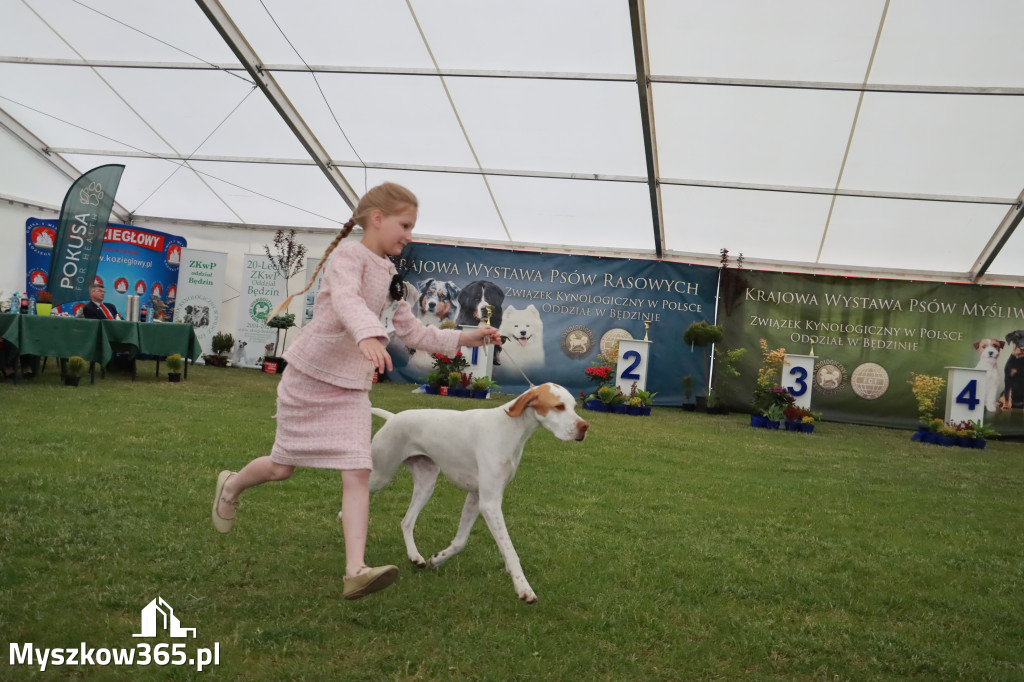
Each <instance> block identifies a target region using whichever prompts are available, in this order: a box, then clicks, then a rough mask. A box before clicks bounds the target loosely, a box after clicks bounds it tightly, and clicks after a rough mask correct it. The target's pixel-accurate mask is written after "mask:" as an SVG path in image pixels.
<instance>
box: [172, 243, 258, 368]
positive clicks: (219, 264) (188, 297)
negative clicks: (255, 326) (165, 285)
mask: <svg viewBox="0 0 1024 682" xmlns="http://www.w3.org/2000/svg"><path fill="white" fill-rule="evenodd" d="M227 262H228V255H227V254H226V253H221V252H218V251H201V250H199V249H182V250H181V271H180V273H179V275H178V305H177V306H176V308H175V311H174V321H175V322H184V323H186V324H190V325H192V327H193V328H194V329H195V330H196V338H198V339H199V343H200V347H201V348H202V350H203V353H204V354H207V353H210V352H211V350H210V342H211V341H212V340H213V335H214V334H216V333H217V332H219V331H220V306H221V302H222V301H223V300H224V270H225V268H226V267H227ZM243 348H244V346H243ZM234 350H236V351H237V350H238V344H237V343H236V344H235V349H234Z"/></svg>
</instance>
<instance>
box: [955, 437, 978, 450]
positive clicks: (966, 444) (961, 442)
mask: <svg viewBox="0 0 1024 682" xmlns="http://www.w3.org/2000/svg"><path fill="white" fill-rule="evenodd" d="M956 444H957V447H961V448H970V447H974V439H973V438H970V437H969V436H957V437H956Z"/></svg>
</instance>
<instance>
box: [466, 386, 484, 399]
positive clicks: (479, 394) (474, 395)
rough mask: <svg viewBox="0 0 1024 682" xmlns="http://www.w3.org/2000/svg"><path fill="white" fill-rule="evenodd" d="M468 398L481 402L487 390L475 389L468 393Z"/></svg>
mask: <svg viewBox="0 0 1024 682" xmlns="http://www.w3.org/2000/svg"><path fill="white" fill-rule="evenodd" d="M469 397H470V398H476V399H478V400H483V399H484V398H486V397H487V389H486V388H479V389H477V388H475V389H473V390H472V391H470V392H469Z"/></svg>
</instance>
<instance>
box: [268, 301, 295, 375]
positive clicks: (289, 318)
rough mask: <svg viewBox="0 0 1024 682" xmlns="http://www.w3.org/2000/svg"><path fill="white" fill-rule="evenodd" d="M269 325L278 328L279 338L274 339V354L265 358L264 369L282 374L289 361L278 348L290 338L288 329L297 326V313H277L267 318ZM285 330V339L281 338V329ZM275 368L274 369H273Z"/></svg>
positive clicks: (271, 372)
mask: <svg viewBox="0 0 1024 682" xmlns="http://www.w3.org/2000/svg"><path fill="white" fill-rule="evenodd" d="M267 326H268V327H273V328H274V329H276V330H277V338H276V339H274V354H273V355H270V356H267V357H265V358H263V371H264V372H268V373H270V374H280V373H281V372H283V371H284V368H285V366H287V364H288V362H287V361H286V360H285V359H284V358H282V357H279V356H278V354H277V349H278V348H279V347H280V346H281V345H282V344H283V343H284V342H285V341H287V340H288V330H289V329H291V328H292V327H294V326H295V314H294V313H284V314H281V315H275V316H274V317H272V318H270V319H269V320H267ZM282 329H283V330H284V339H283V340H282V339H281V330H282ZM271 368H273V370H271Z"/></svg>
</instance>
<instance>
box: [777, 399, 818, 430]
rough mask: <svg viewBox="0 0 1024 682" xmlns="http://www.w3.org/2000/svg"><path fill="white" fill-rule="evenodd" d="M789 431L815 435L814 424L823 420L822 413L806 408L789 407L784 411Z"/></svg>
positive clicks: (783, 414)
mask: <svg viewBox="0 0 1024 682" xmlns="http://www.w3.org/2000/svg"><path fill="white" fill-rule="evenodd" d="M782 416H783V418H784V419H785V427H786V430H787V431H799V432H803V433H813V432H814V423H815V422H816V421H818V420H820V419H821V413H819V412H811V411H810V410H808V409H807V408H806V407H799V406H797V405H789V406H788V407H786V408H785V409H784V410H783V411H782Z"/></svg>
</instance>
